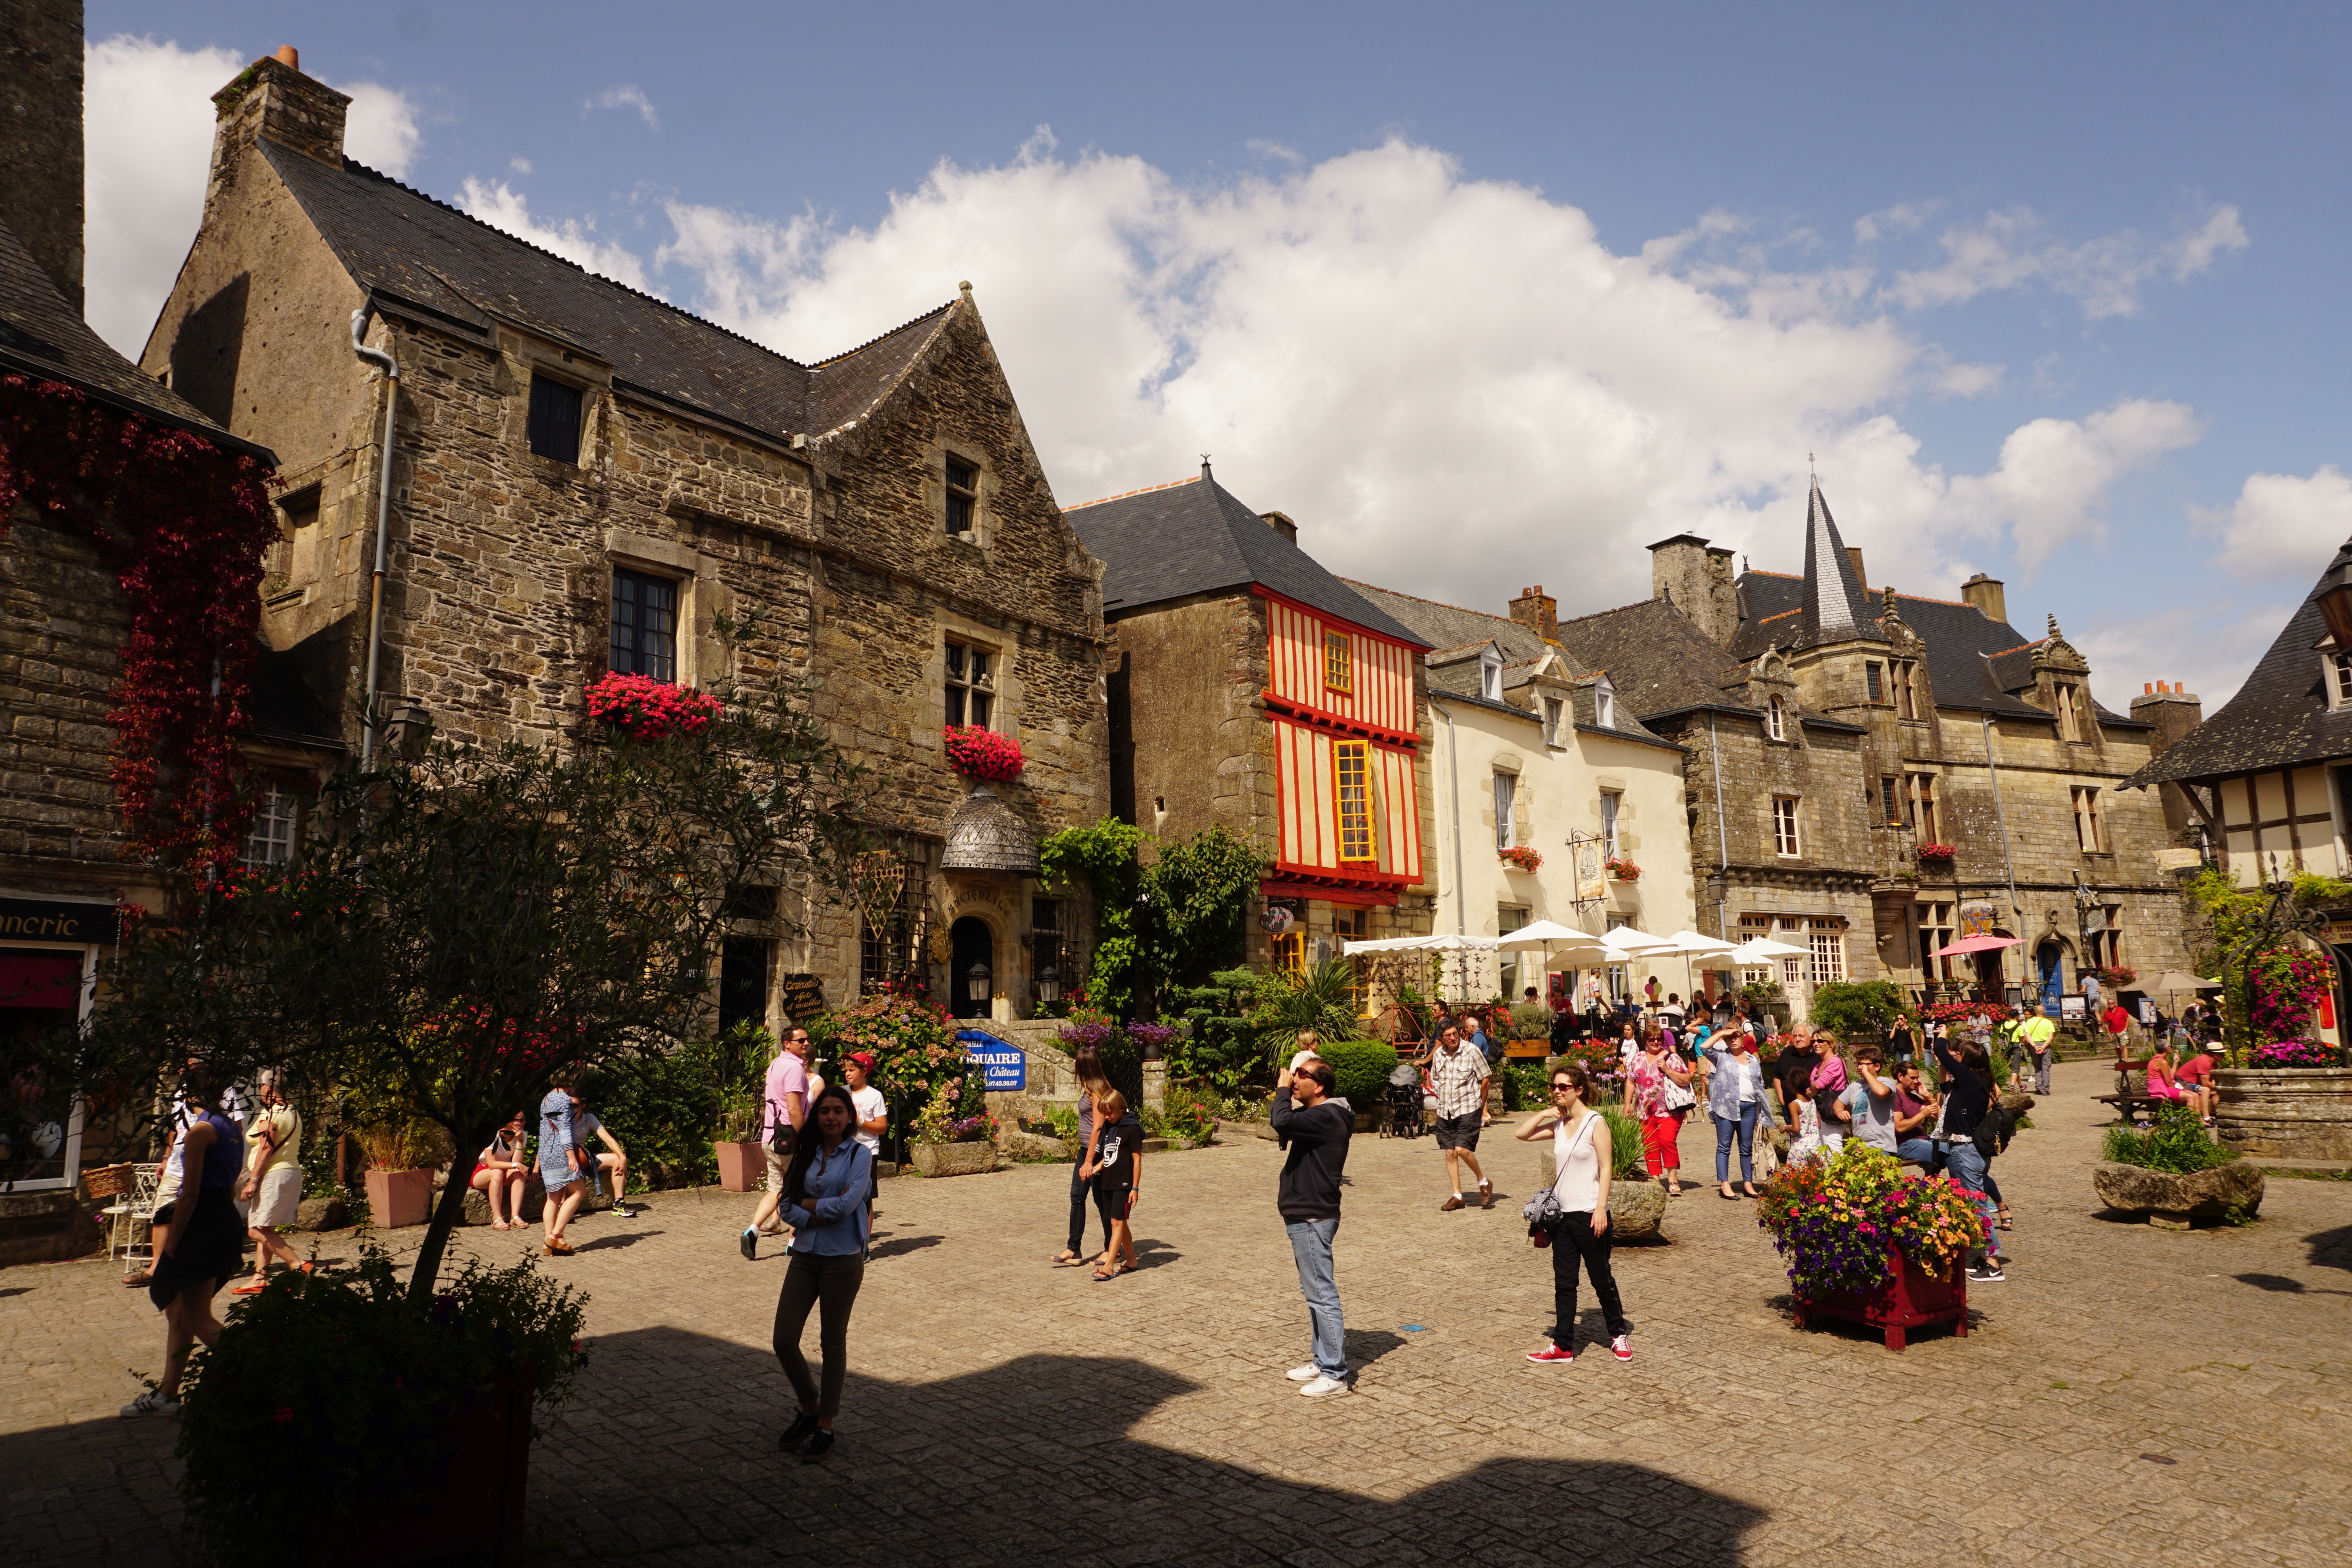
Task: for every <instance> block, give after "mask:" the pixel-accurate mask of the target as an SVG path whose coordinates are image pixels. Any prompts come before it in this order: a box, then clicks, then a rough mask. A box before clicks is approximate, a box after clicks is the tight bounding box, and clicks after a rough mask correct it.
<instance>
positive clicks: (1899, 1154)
mask: <svg viewBox="0 0 2352 1568" xmlns="http://www.w3.org/2000/svg"><path fill="white" fill-rule="evenodd" d="M1895 1158H1896V1159H1898V1160H1909V1161H1910V1162H1911V1163H1912V1164H1913V1165H1916V1166H1926V1167H1927V1173H1928V1174H1929V1175H1930V1176H1932V1175H1934V1174H1935V1172H1936V1169H1937V1166H1940V1165H1942V1164H1943V1161H1942V1160H1941V1159H1939V1158H1938V1157H1937V1154H1936V1145H1934V1144H1932V1143H1930V1142H1928V1141H1927V1139H1926V1138H1906V1139H1904V1140H1903V1141H1902V1142H1901V1143H1899V1144H1896V1145H1895Z"/></svg>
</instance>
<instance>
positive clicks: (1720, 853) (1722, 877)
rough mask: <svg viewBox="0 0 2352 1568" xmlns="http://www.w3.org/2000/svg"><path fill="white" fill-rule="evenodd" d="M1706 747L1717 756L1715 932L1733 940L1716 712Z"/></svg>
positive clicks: (1728, 850)
mask: <svg viewBox="0 0 2352 1568" xmlns="http://www.w3.org/2000/svg"><path fill="white" fill-rule="evenodd" d="M1706 748H1707V750H1708V751H1709V752H1710V753H1711V754H1712V755H1713V756H1714V758H1715V848H1716V854H1717V857H1718V859H1719V861H1720V862H1721V863H1720V864H1718V865H1717V867H1716V879H1717V882H1718V883H1720V884H1721V886H1722V890H1723V892H1722V896H1720V897H1718V898H1717V900H1716V901H1715V934H1716V936H1717V938H1718V939H1719V940H1722V941H1725V942H1728V941H1730V940H1731V936H1730V934H1729V933H1727V932H1726V931H1725V930H1724V928H1723V925H1724V921H1723V906H1724V904H1727V903H1728V902H1729V901H1730V897H1731V834H1730V830H1729V829H1728V828H1727V827H1726V826H1725V825H1724V821H1723V743H1722V742H1721V741H1719V740H1717V738H1716V735H1715V714H1714V712H1713V711H1712V710H1710V711H1709V712H1708V714H1707V716H1706Z"/></svg>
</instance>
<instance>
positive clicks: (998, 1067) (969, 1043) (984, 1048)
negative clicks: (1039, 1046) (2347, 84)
mask: <svg viewBox="0 0 2352 1568" xmlns="http://www.w3.org/2000/svg"><path fill="white" fill-rule="evenodd" d="M956 1039H957V1040H959V1041H960V1042H961V1044H962V1046H963V1053H964V1055H965V1057H966V1058H968V1059H969V1060H971V1061H976V1062H978V1063H979V1064H980V1074H981V1077H980V1086H981V1087H982V1089H985V1090H987V1091H988V1092H991V1093H995V1092H999V1091H1002V1090H1024V1089H1027V1088H1028V1087H1029V1053H1028V1052H1027V1051H1023V1050H1022V1049H1021V1048H1020V1047H1019V1046H1017V1045H1013V1044H1012V1043H1011V1042H1009V1041H1006V1040H999V1039H997V1038H996V1037H995V1036H994V1035H992V1034H990V1033H988V1032H986V1031H985V1030H976V1029H966V1030H957V1031H956Z"/></svg>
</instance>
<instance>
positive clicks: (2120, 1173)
mask: <svg viewBox="0 0 2352 1568" xmlns="http://www.w3.org/2000/svg"><path fill="white" fill-rule="evenodd" d="M2091 1187H2092V1190H2094V1191H2095V1192H2096V1193H2097V1194H2098V1195H2099V1201H2100V1202H2102V1203H2104V1204H2105V1205H2106V1206H2107V1207H2109V1208H2119V1209H2121V1210H2123V1211H2124V1212H2125V1213H2126V1214H2145V1215H2147V1222H2148V1223H2149V1224H2150V1225H2154V1226H2158V1227H2161V1228H2164V1229H2167V1230H2186V1229H2188V1228H2189V1221H2190V1220H2192V1219H2221V1218H2224V1217H2226V1216H2227V1215H2228V1214H2229V1213H2230V1211H2231V1209H2232V1208H2235V1209H2236V1210H2238V1212H2239V1213H2241V1214H2247V1215H2250V1214H2252V1213H2254V1212H2255V1211H2256V1210H2258V1209H2260V1208H2261V1207H2262V1206H2263V1173H2262V1172H2261V1171H2259V1170H2257V1169H2255V1168H2254V1167H2253V1166H2250V1165H2247V1164H2246V1163H2245V1162H2244V1161H2242V1160H2233V1161H2231V1163H2230V1164H2228V1165H2226V1166H2214V1167H2213V1168H2212V1169H2211V1170H2207V1171H2198V1172H2196V1173H2195V1174H2194V1175H2191V1176H2177V1175H2175V1174H2174V1173H2172V1172H2171V1171H2152V1170H2148V1169H2146V1168H2145V1167H2143V1166H2119V1165H2114V1164H2111V1163H2109V1162H2107V1161H2105V1160H2102V1161H2101V1162H2100V1163H2099V1164H2097V1165H2095V1166H2092V1167H2091Z"/></svg>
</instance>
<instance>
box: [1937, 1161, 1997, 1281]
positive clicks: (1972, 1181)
mask: <svg viewBox="0 0 2352 1568" xmlns="http://www.w3.org/2000/svg"><path fill="white" fill-rule="evenodd" d="M1944 1146H1945V1149H1946V1153H1945V1155H1944V1174H1945V1175H1946V1176H1950V1177H1951V1178H1952V1179H1953V1180H1954V1181H1956V1182H1958V1183H1959V1184H1960V1185H1961V1186H1964V1187H1967V1188H1969V1190H1970V1191H1971V1192H1975V1193H1979V1194H1984V1193H1986V1191H1987V1188H1988V1186H1989V1184H1990V1176H1991V1172H1990V1170H1989V1169H1988V1168H1987V1166H1986V1164H1985V1157H1984V1156H1983V1155H1980V1154H1979V1153H1977V1146H1976V1145H1974V1144H1967V1143H1961V1144H1947V1145H1944ZM1977 1213H1978V1214H1979V1215H1980V1216H1982V1217H1983V1218H1984V1233H1985V1255H1986V1256H1987V1257H1990V1258H1998V1257H2000V1240H1999V1239H1997V1236H1996V1233H1995V1231H1994V1230H1993V1225H1992V1220H1993V1200H1992V1198H1991V1197H1990V1196H1981V1197H1978V1199H1977Z"/></svg>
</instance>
